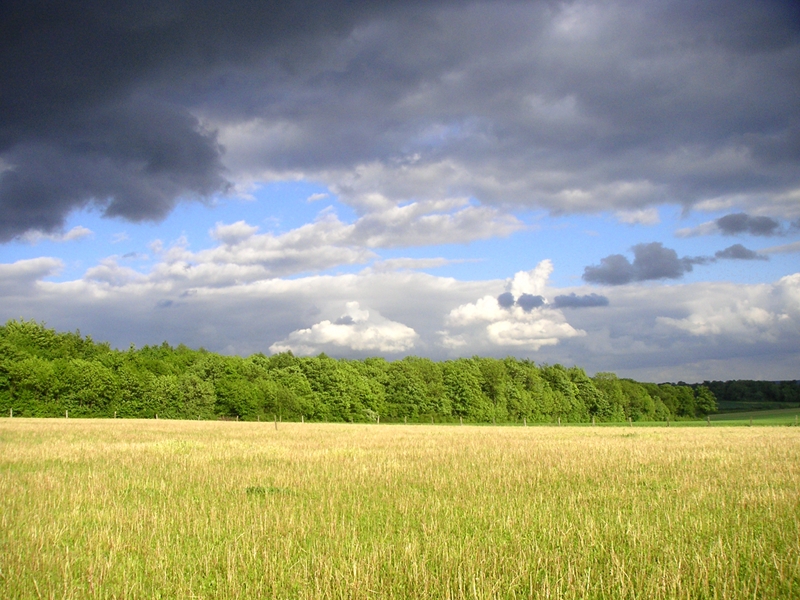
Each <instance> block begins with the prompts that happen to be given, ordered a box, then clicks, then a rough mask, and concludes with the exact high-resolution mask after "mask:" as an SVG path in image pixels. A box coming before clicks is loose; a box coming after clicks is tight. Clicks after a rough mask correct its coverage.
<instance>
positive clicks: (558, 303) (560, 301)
mask: <svg viewBox="0 0 800 600" xmlns="http://www.w3.org/2000/svg"><path fill="white" fill-rule="evenodd" d="M608 304H609V303H608V298H606V297H605V296H601V295H600V294H587V295H585V296H578V295H576V294H575V292H573V293H571V294H568V295H566V296H556V297H555V298H554V299H553V306H554V307H555V308H591V307H595V306H608Z"/></svg>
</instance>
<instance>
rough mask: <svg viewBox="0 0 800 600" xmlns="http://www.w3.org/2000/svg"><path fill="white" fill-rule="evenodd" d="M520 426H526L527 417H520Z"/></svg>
mask: <svg viewBox="0 0 800 600" xmlns="http://www.w3.org/2000/svg"><path fill="white" fill-rule="evenodd" d="M522 426H523V427H527V426H528V417H522Z"/></svg>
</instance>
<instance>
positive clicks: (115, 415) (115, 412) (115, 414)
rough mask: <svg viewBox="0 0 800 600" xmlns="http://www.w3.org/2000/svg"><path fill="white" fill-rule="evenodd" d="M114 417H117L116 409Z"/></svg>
mask: <svg viewBox="0 0 800 600" xmlns="http://www.w3.org/2000/svg"><path fill="white" fill-rule="evenodd" d="M114 418H115V419H116V418H117V411H114Z"/></svg>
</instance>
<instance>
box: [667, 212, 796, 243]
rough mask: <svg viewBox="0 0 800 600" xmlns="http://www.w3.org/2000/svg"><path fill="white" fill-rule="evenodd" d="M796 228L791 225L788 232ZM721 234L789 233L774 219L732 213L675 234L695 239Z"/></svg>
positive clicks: (770, 234) (765, 235)
mask: <svg viewBox="0 0 800 600" xmlns="http://www.w3.org/2000/svg"><path fill="white" fill-rule="evenodd" d="M793 228H794V226H793V224H790V225H789V227H788V230H789V231H791V230H792V229H793ZM715 233H721V234H722V235H741V234H747V235H757V236H764V237H771V236H777V235H784V234H786V233H787V229H786V228H781V223H780V221H778V220H777V219H773V218H772V217H764V216H761V217H754V216H751V215H748V214H747V213H743V212H740V213H731V214H729V215H725V216H724V217H720V218H719V219H714V220H713V221H706V222H705V223H701V224H700V225H698V226H697V227H688V228H685V229H679V230H678V231H676V232H675V234H676V235H677V236H678V237H694V236H698V235H711V234H715Z"/></svg>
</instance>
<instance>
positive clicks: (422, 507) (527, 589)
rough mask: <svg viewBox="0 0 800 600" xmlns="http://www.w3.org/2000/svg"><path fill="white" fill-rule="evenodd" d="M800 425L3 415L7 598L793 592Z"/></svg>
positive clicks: (799, 560) (0, 447) (0, 544)
mask: <svg viewBox="0 0 800 600" xmlns="http://www.w3.org/2000/svg"><path fill="white" fill-rule="evenodd" d="M798 540H800V427H798V428H795V427H752V428H751V427H697V426H693V427H675V426H673V427H669V428H668V427H665V426H664V425H663V424H661V425H660V426H658V427H647V426H642V425H640V424H637V426H635V427H633V428H632V427H630V426H616V427H610V426H604V427H586V426H583V427H574V426H566V425H565V426H561V427H559V426H537V427H527V428H526V427H491V426H483V427H474V426H463V427H460V426H452V425H448V426H430V425H413V426H412V425H408V426H405V425H389V426H382V425H346V424H308V423H306V424H301V423H280V424H279V425H278V428H277V429H276V428H275V425H274V424H273V423H252V422H249V423H243V422H239V423H237V422H213V421H167V420H163V419H162V420H160V421H157V420H133V419H126V420H122V419H120V420H91V419H58V420H57V419H13V420H12V419H0V597H2V598H74V599H77V598H324V599H328V598H330V599H334V598H398V599H399V598H402V599H405V598H453V599H456V598H568V599H569V598H720V599H725V598H731V599H732V598H753V597H756V598H798V597H800V543H798Z"/></svg>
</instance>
